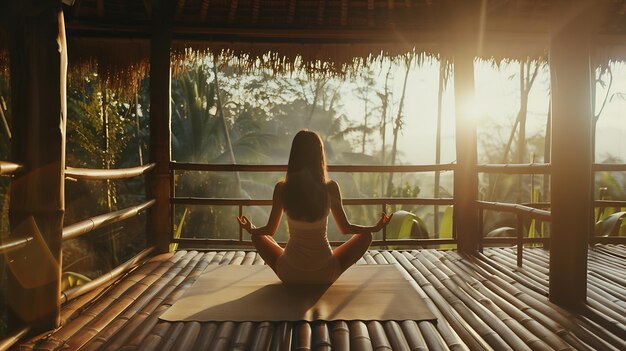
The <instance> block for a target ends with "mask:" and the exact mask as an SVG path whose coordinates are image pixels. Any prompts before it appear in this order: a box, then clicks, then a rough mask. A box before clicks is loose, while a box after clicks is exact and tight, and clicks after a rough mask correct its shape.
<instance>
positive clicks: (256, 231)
mask: <svg viewBox="0 0 626 351" xmlns="http://www.w3.org/2000/svg"><path fill="white" fill-rule="evenodd" d="M283 184H284V183H283V182H279V183H276V186H275V187H274V195H272V210H271V211H270V217H269V218H268V220H267V224H266V225H265V226H264V227H259V228H257V227H256V226H254V224H252V222H250V220H249V219H248V217H246V216H241V217H237V221H239V225H240V226H241V227H242V228H243V229H245V230H246V231H247V232H248V233H250V235H269V236H273V235H274V234H275V233H276V230H277V229H278V226H279V225H280V219H281V217H282V216H283V196H282V189H283Z"/></svg>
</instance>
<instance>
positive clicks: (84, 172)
mask: <svg viewBox="0 0 626 351" xmlns="http://www.w3.org/2000/svg"><path fill="white" fill-rule="evenodd" d="M154 166H155V165H154V163H151V164H148V165H145V166H139V167H131V168H120V169H88V168H74V167H66V168H65V177H69V178H74V179H84V180H113V179H127V178H133V177H137V176H140V175H143V174H146V173H147V172H149V171H151V170H152V169H153V168H154Z"/></svg>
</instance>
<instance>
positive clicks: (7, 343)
mask: <svg viewBox="0 0 626 351" xmlns="http://www.w3.org/2000/svg"><path fill="white" fill-rule="evenodd" d="M29 331H30V327H25V328H24V329H20V330H17V331H15V332H13V333H12V334H10V335H8V336H7V337H6V338H4V339H2V340H0V351H6V350H8V349H10V348H11V347H12V346H13V345H15V344H16V343H17V342H18V341H20V339H22V338H23V337H25V336H26V335H27V334H28V332H29Z"/></svg>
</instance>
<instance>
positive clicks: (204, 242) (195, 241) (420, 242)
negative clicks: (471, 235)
mask: <svg viewBox="0 0 626 351" xmlns="http://www.w3.org/2000/svg"><path fill="white" fill-rule="evenodd" d="M344 242H345V241H329V243H330V245H331V246H339V245H341V244H343V243H344ZM172 243H178V244H186V245H199V246H210V245H216V246H217V245H219V246H222V245H233V246H235V245H237V246H254V245H253V243H252V241H250V240H238V239H209V238H180V239H172ZM456 243H457V242H456V240H455V239H397V240H393V239H387V240H373V241H372V243H371V245H373V246H383V245H415V246H424V245H445V244H456ZM278 244H281V245H285V244H286V242H282V241H281V242H278Z"/></svg>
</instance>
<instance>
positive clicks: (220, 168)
mask: <svg viewBox="0 0 626 351" xmlns="http://www.w3.org/2000/svg"><path fill="white" fill-rule="evenodd" d="M170 169H171V170H172V172H176V171H200V172H286V171H287V165H237V164H197V163H178V162H172V163H170ZM454 169H455V165H454V164H444V165H394V166H383V165H371V166H370V165H329V166H328V172H330V173H332V172H351V173H415V172H444V171H454ZM174 179H175V177H174V176H172V177H171V184H170V189H172V194H173V196H172V197H171V198H170V203H171V204H172V218H174V215H173V207H174V206H173V205H204V206H237V207H238V213H239V215H242V214H243V208H244V207H246V206H271V205H272V200H270V199H242V198H202V197H179V196H175V193H174V190H175V184H174ZM343 204H344V205H380V206H381V211H383V212H386V206H387V205H434V206H444V205H452V204H453V199H452V198H402V197H395V198H344V199H343ZM171 242H172V243H179V244H191V245H195V246H210V245H220V246H222V245H238V246H239V245H241V246H252V241H251V240H244V235H243V230H242V229H241V228H239V235H238V239H211V238H172V240H171ZM280 243H281V244H284V243H282V242H280ZM342 243H343V242H341V241H337V242H335V241H331V242H330V244H331V245H333V246H337V245H341V244H342ZM439 244H456V239H455V238H453V239H388V238H387V230H386V229H383V231H382V239H381V240H374V241H373V242H372V245H375V246H386V245H405V246H408V245H439Z"/></svg>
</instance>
